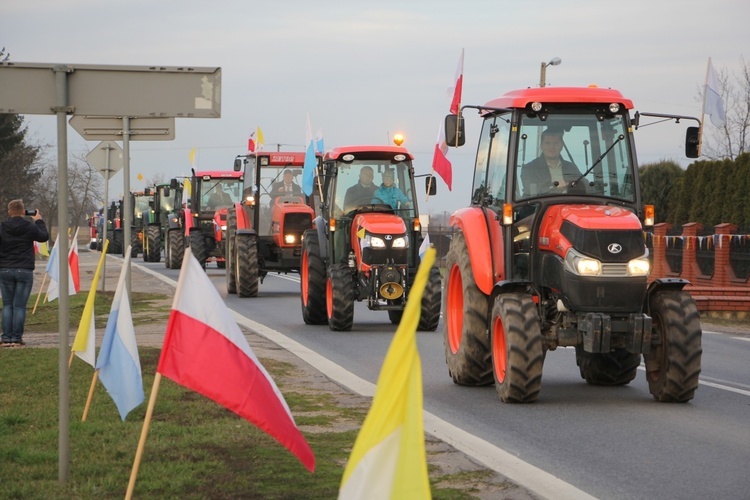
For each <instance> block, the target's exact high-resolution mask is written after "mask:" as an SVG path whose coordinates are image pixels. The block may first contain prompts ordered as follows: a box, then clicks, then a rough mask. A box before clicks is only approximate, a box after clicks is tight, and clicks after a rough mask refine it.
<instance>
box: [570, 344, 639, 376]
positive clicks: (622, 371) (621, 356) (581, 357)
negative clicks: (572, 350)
mask: <svg viewBox="0 0 750 500" xmlns="http://www.w3.org/2000/svg"><path fill="white" fill-rule="evenodd" d="M576 363H577V364H578V369H579V370H580V371H581V378H583V379H584V380H585V381H586V383H588V384H591V385H627V384H629V383H630V382H631V381H632V380H633V379H634V378H635V375H636V373H637V372H638V366H639V365H640V364H641V355H640V354H633V353H631V352H628V351H626V350H625V349H615V350H614V351H612V352H608V353H604V354H594V353H590V352H586V351H584V350H583V347H581V346H580V345H577V346H576Z"/></svg>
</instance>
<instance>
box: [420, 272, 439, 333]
mask: <svg viewBox="0 0 750 500" xmlns="http://www.w3.org/2000/svg"><path fill="white" fill-rule="evenodd" d="M441 285H442V278H441V277H440V269H438V268H437V267H435V266H433V267H432V269H430V275H429V277H428V278H427V285H426V286H425V288H424V293H423V294H422V308H421V309H422V310H421V313H420V316H419V325H417V330H419V331H420V332H434V331H435V330H437V326H438V322H440V303H441V302H442V300H443V299H442V293H441V291H440V286H441Z"/></svg>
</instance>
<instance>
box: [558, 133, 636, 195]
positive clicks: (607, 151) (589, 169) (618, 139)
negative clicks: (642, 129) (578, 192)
mask: <svg viewBox="0 0 750 500" xmlns="http://www.w3.org/2000/svg"><path fill="white" fill-rule="evenodd" d="M624 138H625V136H624V135H622V134H620V135H618V136H617V140H616V141H615V142H613V143H612V144H611V145H610V146H609V147H608V148H607V150H606V151H604V152H603V153H602V154H601V156H600V157H599V158H597V159H596V161H595V162H594V163H592V164H591V166H590V167H589V168H588V170H586V172H584V173H583V174H581V176H580V177H579V178H578V179H576V180H574V181H573V182H571V183H570V185H571V186H575V185H576V184H578V181H580V180H581V179H583V178H584V177H586V176H587V175H589V174H590V173H591V171H592V170H594V167H595V166H597V165H599V163H601V161H602V159H604V157H605V156H607V154H608V153H609V152H610V151H612V148H614V147H615V146H616V145H617V144H618V143H619V142H620V141H621V140H623V139H624Z"/></svg>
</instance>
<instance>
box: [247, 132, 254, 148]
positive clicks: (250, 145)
mask: <svg viewBox="0 0 750 500" xmlns="http://www.w3.org/2000/svg"><path fill="white" fill-rule="evenodd" d="M247 150H248V151H250V152H251V153H254V152H255V130H253V131H252V132H250V137H249V138H248V140H247Z"/></svg>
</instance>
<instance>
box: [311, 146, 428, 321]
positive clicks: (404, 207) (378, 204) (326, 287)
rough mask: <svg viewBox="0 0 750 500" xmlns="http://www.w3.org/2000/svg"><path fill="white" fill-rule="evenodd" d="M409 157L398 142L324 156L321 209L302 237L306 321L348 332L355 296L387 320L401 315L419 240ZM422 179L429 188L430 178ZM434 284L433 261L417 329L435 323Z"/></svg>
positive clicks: (336, 150) (416, 263)
mask: <svg viewBox="0 0 750 500" xmlns="http://www.w3.org/2000/svg"><path fill="white" fill-rule="evenodd" d="M413 160H414V157H413V156H412V154H411V153H409V151H407V150H406V149H405V148H402V147H393V146H346V147H339V148H334V149H332V150H330V151H328V152H327V153H326V154H325V157H324V158H323V179H324V180H323V187H322V192H323V197H322V202H321V213H320V215H319V216H318V217H317V218H316V219H315V228H314V229H310V230H308V231H306V232H305V234H304V239H303V242H302V264H301V268H302V269H301V272H300V283H301V305H302V318H303V320H304V321H305V323H307V324H312V325H315V324H326V323H327V324H328V326H329V327H330V329H331V330H351V328H352V324H353V321H354V303H355V302H358V301H365V302H366V303H367V307H368V308H369V309H371V310H379V311H387V312H388V318H389V319H390V321H391V323H393V324H398V323H399V322H400V321H401V317H402V315H403V312H404V307H405V305H406V301H407V299H408V298H409V293H410V291H411V287H412V284H413V283H414V278H415V276H416V273H417V268H418V267H419V263H420V257H419V248H420V246H421V244H422V241H423V237H422V228H421V224H420V219H419V210H418V208H417V198H418V194H419V193H417V191H416V189H415V186H414V167H413V165H412V161H413ZM373 180H374V181H375V184H377V185H378V186H380V187H377V186H376V185H374V184H371V182H372V181H373ZM360 181H362V182H360ZM426 181H427V186H428V188H427V189H428V192H430V193H431V194H435V186H436V181H435V178H434V177H429V178H427V179H426ZM440 287H441V276H440V271H439V269H438V268H437V267H433V268H432V269H431V270H430V275H429V280H428V283H427V286H426V288H425V291H424V295H423V298H422V306H421V317H420V320H419V325H418V329H419V330H423V331H434V330H435V329H436V328H437V326H438V322H439V320H440V302H441V290H440Z"/></svg>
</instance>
